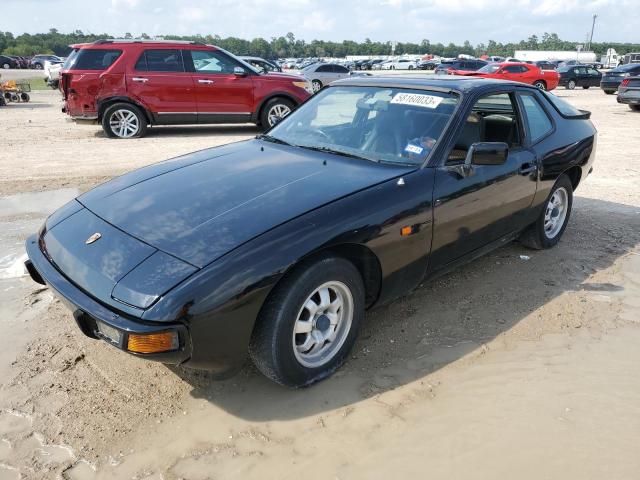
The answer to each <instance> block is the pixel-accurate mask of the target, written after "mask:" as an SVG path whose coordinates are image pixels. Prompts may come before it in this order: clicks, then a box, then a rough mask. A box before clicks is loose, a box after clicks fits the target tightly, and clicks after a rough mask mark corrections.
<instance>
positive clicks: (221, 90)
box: [184, 49, 254, 123]
mask: <svg viewBox="0 0 640 480" xmlns="http://www.w3.org/2000/svg"><path fill="white" fill-rule="evenodd" d="M184 56H185V63H186V65H187V69H188V70H189V71H191V72H192V77H193V85H194V88H195V92H196V109H197V112H198V123H222V122H233V123H235V122H242V121H249V120H250V119H251V114H252V112H253V103H254V99H253V72H251V71H249V70H248V69H247V68H246V67H244V66H243V65H242V64H240V63H239V62H237V61H236V60H234V59H233V58H231V57H230V56H229V55H227V54H225V53H224V52H221V51H219V50H209V49H202V50H199V49H194V50H184Z"/></svg>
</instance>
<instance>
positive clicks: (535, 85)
mask: <svg viewBox="0 0 640 480" xmlns="http://www.w3.org/2000/svg"><path fill="white" fill-rule="evenodd" d="M533 86H534V87H537V88H539V89H540V90H546V89H547V87H546V85H545V84H544V82H536V83H534V84H533Z"/></svg>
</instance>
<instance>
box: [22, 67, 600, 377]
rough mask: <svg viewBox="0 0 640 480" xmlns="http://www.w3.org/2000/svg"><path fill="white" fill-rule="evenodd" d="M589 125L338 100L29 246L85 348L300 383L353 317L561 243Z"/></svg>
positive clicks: (451, 99)
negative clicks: (252, 367)
mask: <svg viewBox="0 0 640 480" xmlns="http://www.w3.org/2000/svg"><path fill="white" fill-rule="evenodd" d="M596 139H597V133H596V130H595V129H594V127H593V125H592V124H591V122H590V121H589V112H585V111H581V110H577V109H575V108H573V107H572V106H571V105H569V104H567V103H565V102H564V101H563V100H561V99H560V98H557V97H555V96H554V95H552V94H550V93H547V92H542V91H540V90H538V89H536V88H534V87H530V86H528V85H524V84H520V83H513V82H504V81H499V80H487V79H472V78H455V77H446V78H433V79H425V78H409V77H404V78H403V77H393V78H381V77H377V78H352V79H345V80H342V81H339V82H335V83H333V84H332V85H331V86H329V87H327V88H324V89H323V90H322V91H321V92H319V93H318V94H316V95H315V96H314V97H312V98H311V99H310V100H309V101H307V102H306V103H305V104H303V105H302V106H301V107H299V108H298V109H297V110H296V111H294V112H293V113H292V114H291V115H289V116H288V117H287V118H285V119H283V120H282V121H281V122H280V123H279V124H278V125H276V126H275V127H274V128H273V129H271V130H270V131H269V132H268V133H267V134H265V135H261V136H259V137H257V138H256V139H253V140H248V141H243V142H238V143H234V144H230V145H226V146H223V147H217V148H211V149H207V150H202V151H199V152H195V153H192V154H189V155H185V156H183V157H179V158H176V159H173V160H169V161H165V162H162V163H158V164H155V165H152V166H149V167H146V168H142V169H140V170H136V171H134V172H131V173H129V174H126V175H124V176H122V177H119V178H116V179H114V180H112V181H110V182H107V183H105V184H104V185H101V186H99V187H97V188H95V189H93V190H91V191H89V192H87V193H85V194H83V195H81V196H79V197H78V198H77V199H75V200H73V201H72V202H70V203H68V204H67V205H66V206H64V207H62V208H61V209H59V210H58V211H56V212H55V213H54V214H52V215H51V216H50V217H49V218H48V219H47V220H46V223H45V224H44V225H43V227H42V228H41V230H40V231H39V232H38V234H37V235H34V236H32V237H31V238H29V239H28V240H27V243H26V247H27V252H28V256H29V260H28V261H27V268H28V270H29V272H30V274H31V276H32V277H33V279H34V280H35V281H36V282H39V283H43V284H44V283H46V284H48V285H49V286H50V287H51V288H52V289H53V290H55V291H56V292H57V293H58V294H59V295H60V296H61V297H62V298H63V299H64V300H65V301H66V303H67V304H68V305H69V306H70V307H71V309H72V310H73V312H74V317H75V319H76V321H77V324H78V326H79V327H80V329H81V330H82V332H84V333H85V334H86V335H88V336H90V337H92V338H96V339H102V340H104V341H106V342H109V343H110V344H112V345H113V346H115V347H117V348H119V349H121V350H124V351H126V352H129V353H132V354H134V355H139V356H141V357H144V358H148V359H153V360H158V361H162V362H166V363H171V364H183V365H185V366H187V367H193V368H198V369H207V370H210V371H213V372H216V373H219V374H221V375H222V374H226V375H228V374H230V373H233V372H234V371H235V370H237V369H238V368H239V367H240V366H241V365H242V364H243V362H244V361H245V358H246V354H247V351H248V352H249V355H250V356H251V358H252V359H253V361H254V362H255V364H256V366H257V367H258V368H259V369H260V371H261V372H263V373H264V374H265V375H266V376H267V377H269V378H271V379H273V380H275V381H276V382H279V383H281V384H284V385H289V386H304V385H309V384H311V383H313V382H315V381H317V380H320V379H322V378H324V377H326V376H328V375H330V374H331V372H333V371H334V370H335V369H336V368H338V366H339V365H340V364H341V363H342V362H343V361H344V360H345V358H346V357H347V354H348V352H349V350H350V349H351V348H352V346H353V344H354V341H355V338H356V335H357V332H358V326H359V324H360V322H361V320H362V318H363V315H364V312H365V310H366V309H368V308H371V307H373V306H374V305H377V304H380V303H383V302H388V301H390V300H392V299H394V298H396V297H398V296H401V295H403V294H405V293H407V292H408V291H409V290H411V289H412V288H414V287H416V286H417V285H418V284H419V283H420V282H422V281H423V280H424V279H425V277H426V278H428V277H433V276H435V275H437V274H439V273H442V272H444V271H446V270H448V269H450V268H452V267H454V266H456V265H458V264H460V263H462V262H464V261H467V260H470V259H472V258H474V257H477V256H479V255H481V254H483V253H485V252H488V251H490V250H491V249H493V248H495V247H498V246H500V245H504V243H505V242H507V241H510V240H515V239H520V241H521V242H522V243H523V244H524V245H526V246H528V247H532V248H537V249H542V248H549V247H552V246H554V245H555V244H556V243H557V242H558V241H559V239H560V237H561V236H562V234H563V232H564V230H565V228H566V226H567V222H568V220H569V215H570V213H571V206H572V198H573V197H572V194H573V191H574V190H575V189H576V188H577V187H578V185H579V184H580V182H581V181H582V180H584V178H585V177H586V176H587V174H588V173H590V172H591V170H592V164H593V161H594V153H595V146H596Z"/></svg>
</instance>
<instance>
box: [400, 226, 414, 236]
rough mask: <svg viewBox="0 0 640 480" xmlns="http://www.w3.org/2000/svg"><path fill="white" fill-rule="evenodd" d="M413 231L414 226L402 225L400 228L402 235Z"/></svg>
mask: <svg viewBox="0 0 640 480" xmlns="http://www.w3.org/2000/svg"><path fill="white" fill-rule="evenodd" d="M412 233H413V227H402V229H401V230H400V235H402V236H403V237H406V236H407V235H411V234H412Z"/></svg>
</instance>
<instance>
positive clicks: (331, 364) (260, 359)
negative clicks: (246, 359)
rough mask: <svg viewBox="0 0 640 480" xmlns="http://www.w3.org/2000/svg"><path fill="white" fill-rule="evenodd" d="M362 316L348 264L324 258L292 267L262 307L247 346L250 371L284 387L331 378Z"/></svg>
mask: <svg viewBox="0 0 640 480" xmlns="http://www.w3.org/2000/svg"><path fill="white" fill-rule="evenodd" d="M363 315H364V285H363V282H362V277H361V276H360V273H359V272H358V270H357V269H356V268H355V267H354V266H353V264H352V263H351V262H349V261H347V260H345V259H342V258H339V257H334V256H330V255H326V256H323V257H320V258H319V259H317V260H315V261H310V262H306V263H303V264H301V265H300V266H298V267H297V268H296V269H295V270H294V271H293V272H292V273H291V274H289V275H288V276H287V277H285V279H283V280H282V282H281V283H280V284H278V285H277V286H276V287H275V290H274V291H273V292H272V293H271V295H270V297H269V298H268V299H267V301H266V302H265V304H264V305H263V307H262V310H261V312H260V316H259V318H258V320H257V323H256V327H255V329H254V332H253V334H252V337H251V341H250V344H249V353H250V355H251V358H252V359H253V362H254V364H255V365H256V367H257V368H258V369H259V370H260V371H261V372H262V373H263V374H264V375H265V376H267V377H268V378H270V379H271V380H273V381H275V382H277V383H280V384H282V385H287V386H290V387H304V386H308V385H311V384H312V383H315V382H317V381H319V380H322V379H323V378H326V377H328V376H329V375H331V374H332V373H333V372H334V371H335V370H336V369H337V368H338V367H339V366H340V365H341V364H342V362H343V361H344V359H345V358H346V357H347V355H348V353H349V351H350V350H351V348H352V347H353V344H354V342H355V339H356V336H357V332H358V327H359V325H360V321H361V319H362V317H363Z"/></svg>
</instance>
